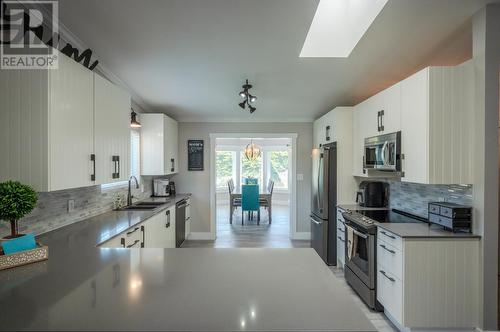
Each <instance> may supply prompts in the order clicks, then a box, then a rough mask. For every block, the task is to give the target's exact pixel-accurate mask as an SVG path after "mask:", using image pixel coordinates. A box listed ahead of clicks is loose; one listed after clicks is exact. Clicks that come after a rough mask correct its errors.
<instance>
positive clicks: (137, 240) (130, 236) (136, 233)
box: [122, 226, 143, 248]
mask: <svg viewBox="0 0 500 332" xmlns="http://www.w3.org/2000/svg"><path fill="white" fill-rule="evenodd" d="M142 234H143V231H142V229H141V226H135V227H133V228H131V229H129V230H128V231H126V232H125V233H124V234H123V236H122V238H124V239H125V248H132V247H134V248H135V247H137V245H139V247H140V244H142V238H143V235H142Z"/></svg>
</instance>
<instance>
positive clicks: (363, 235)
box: [347, 226, 368, 240]
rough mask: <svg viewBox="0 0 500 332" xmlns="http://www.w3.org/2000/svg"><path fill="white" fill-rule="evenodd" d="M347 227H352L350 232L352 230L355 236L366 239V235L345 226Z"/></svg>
mask: <svg viewBox="0 0 500 332" xmlns="http://www.w3.org/2000/svg"><path fill="white" fill-rule="evenodd" d="M347 227H349V228H350V229H352V232H353V233H354V234H356V235H357V236H359V237H362V238H363V239H365V240H366V239H368V235H366V234H363V233H361V232H358V231H357V230H355V229H354V228H352V227H351V226H347Z"/></svg>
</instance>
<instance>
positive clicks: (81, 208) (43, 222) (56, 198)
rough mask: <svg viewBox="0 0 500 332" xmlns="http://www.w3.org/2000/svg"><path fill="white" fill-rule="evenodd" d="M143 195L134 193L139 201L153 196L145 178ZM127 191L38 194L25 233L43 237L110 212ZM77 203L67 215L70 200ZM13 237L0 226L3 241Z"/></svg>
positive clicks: (24, 224) (79, 190)
mask: <svg viewBox="0 0 500 332" xmlns="http://www.w3.org/2000/svg"><path fill="white" fill-rule="evenodd" d="M143 180H144V181H143V183H144V193H141V192H140V191H139V190H134V191H133V195H134V197H136V198H137V199H141V198H146V197H149V196H150V195H151V184H150V183H151V178H149V177H147V178H146V177H144V178H143ZM126 193H127V188H126V187H120V188H114V189H107V190H104V191H101V186H92V187H84V188H76V189H69V190H60V191H54V192H42V193H38V202H37V206H36V207H35V209H33V211H32V212H31V214H30V215H28V216H26V217H24V218H23V219H21V220H20V223H19V228H20V231H21V232H22V233H25V234H27V233H33V234H36V235H38V234H42V233H45V232H48V231H51V230H54V229H57V228H60V227H63V226H66V225H69V224H72V223H75V222H78V221H81V220H84V219H87V218H90V217H93V216H96V215H98V214H101V213H104V212H107V211H111V210H112V209H113V200H114V197H115V195H123V196H124V197H126ZM70 199H74V200H75V209H74V210H73V211H72V212H71V213H69V212H68V200H70ZM9 234H10V224H9V223H7V222H3V221H2V222H0V237H2V236H5V235H9Z"/></svg>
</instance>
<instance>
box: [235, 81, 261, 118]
mask: <svg viewBox="0 0 500 332" xmlns="http://www.w3.org/2000/svg"><path fill="white" fill-rule="evenodd" d="M242 88H243V90H242V91H240V93H239V95H240V97H241V98H244V100H243V102H241V103H239V104H238V106H240V107H241V108H242V109H245V108H246V106H248V109H249V110H250V114H252V113H253V112H255V111H256V110H257V109H256V108H255V107H253V106H252V105H250V104H251V103H255V102H256V101H257V97H256V96H253V95H251V94H250V92H249V90H250V89H251V88H252V85H251V84H249V83H248V80H246V82H245V84H243V86H242Z"/></svg>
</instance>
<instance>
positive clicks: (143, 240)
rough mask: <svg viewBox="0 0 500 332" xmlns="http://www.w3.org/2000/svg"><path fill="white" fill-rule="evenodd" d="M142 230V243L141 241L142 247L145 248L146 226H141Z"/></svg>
mask: <svg viewBox="0 0 500 332" xmlns="http://www.w3.org/2000/svg"><path fill="white" fill-rule="evenodd" d="M141 232H142V243H141V248H144V243H145V242H146V238H145V236H146V235H145V233H146V232H144V226H141Z"/></svg>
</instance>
